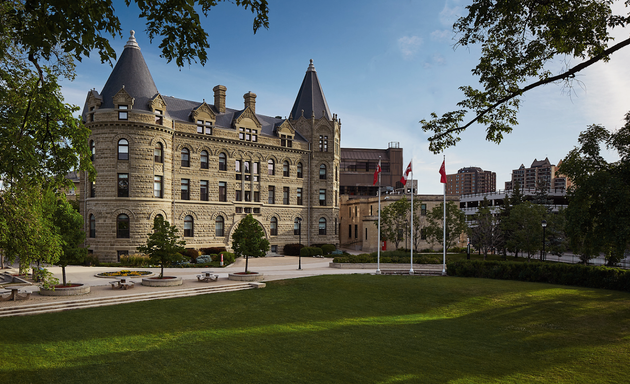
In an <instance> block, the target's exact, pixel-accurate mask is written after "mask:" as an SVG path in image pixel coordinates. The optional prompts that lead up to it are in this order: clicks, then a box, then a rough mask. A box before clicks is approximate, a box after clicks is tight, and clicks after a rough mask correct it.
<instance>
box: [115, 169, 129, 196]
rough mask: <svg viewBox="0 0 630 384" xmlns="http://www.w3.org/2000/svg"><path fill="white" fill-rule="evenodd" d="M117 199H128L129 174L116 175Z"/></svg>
mask: <svg viewBox="0 0 630 384" xmlns="http://www.w3.org/2000/svg"><path fill="white" fill-rule="evenodd" d="M118 197H129V174H128V173H119V174H118Z"/></svg>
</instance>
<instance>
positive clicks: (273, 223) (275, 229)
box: [269, 217, 278, 236]
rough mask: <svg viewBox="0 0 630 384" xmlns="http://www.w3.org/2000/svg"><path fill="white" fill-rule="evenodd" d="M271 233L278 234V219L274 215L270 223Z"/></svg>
mask: <svg viewBox="0 0 630 384" xmlns="http://www.w3.org/2000/svg"><path fill="white" fill-rule="evenodd" d="M269 234H270V235H271V236H278V219H277V218H275V217H272V218H271V222H270V223H269Z"/></svg>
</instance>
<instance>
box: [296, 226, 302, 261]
mask: <svg viewBox="0 0 630 384" xmlns="http://www.w3.org/2000/svg"><path fill="white" fill-rule="evenodd" d="M297 221H298V235H299V236H300V245H302V218H301V217H298V218H297ZM298 260H299V266H298V269H302V249H301V248H300V254H299V255H298Z"/></svg>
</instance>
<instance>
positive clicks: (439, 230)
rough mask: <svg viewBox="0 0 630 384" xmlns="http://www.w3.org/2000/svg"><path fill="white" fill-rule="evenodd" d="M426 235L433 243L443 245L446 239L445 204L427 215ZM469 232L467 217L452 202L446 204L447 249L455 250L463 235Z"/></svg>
mask: <svg viewBox="0 0 630 384" xmlns="http://www.w3.org/2000/svg"><path fill="white" fill-rule="evenodd" d="M427 222H428V224H427V226H426V234H427V240H429V242H431V243H437V244H442V243H443V240H442V239H444V229H443V228H444V226H443V223H444V203H440V204H439V205H436V206H435V207H433V209H432V210H431V211H429V212H428V213H427ZM466 232H468V225H467V224H466V215H465V214H464V212H462V210H461V209H459V207H458V206H457V204H455V203H453V202H452V201H448V202H447V203H446V249H449V248H453V247H454V246H455V245H457V243H458V242H459V237H460V235H461V234H462V233H466Z"/></svg>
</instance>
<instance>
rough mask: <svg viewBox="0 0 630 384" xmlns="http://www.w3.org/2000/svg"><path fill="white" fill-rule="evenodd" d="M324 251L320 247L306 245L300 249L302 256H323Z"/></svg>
mask: <svg viewBox="0 0 630 384" xmlns="http://www.w3.org/2000/svg"><path fill="white" fill-rule="evenodd" d="M323 254H324V252H323V251H322V249H321V248H319V247H304V248H302V249H300V256H302V257H309V256H322V255H323Z"/></svg>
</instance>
